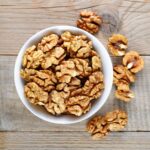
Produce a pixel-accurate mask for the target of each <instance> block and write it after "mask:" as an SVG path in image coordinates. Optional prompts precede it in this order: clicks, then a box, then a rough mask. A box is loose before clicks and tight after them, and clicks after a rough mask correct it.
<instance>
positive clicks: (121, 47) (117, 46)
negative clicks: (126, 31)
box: [108, 34, 128, 56]
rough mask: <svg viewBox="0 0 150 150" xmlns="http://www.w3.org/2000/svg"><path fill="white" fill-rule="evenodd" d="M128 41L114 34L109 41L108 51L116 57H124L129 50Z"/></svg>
mask: <svg viewBox="0 0 150 150" xmlns="http://www.w3.org/2000/svg"><path fill="white" fill-rule="evenodd" d="M127 44H128V40H127V38H126V37H125V36H123V35H121V34H113V35H112V37H110V38H109V39H108V49H109V50H110V52H111V53H112V54H113V55H114V56H123V55H125V51H126V49H127Z"/></svg>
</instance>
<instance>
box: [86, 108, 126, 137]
mask: <svg viewBox="0 0 150 150" xmlns="http://www.w3.org/2000/svg"><path fill="white" fill-rule="evenodd" d="M127 121H128V117H127V114H126V113H125V112H124V111H122V110H114V111H112V112H108V113H106V115H104V116H95V117H94V118H92V119H91V120H90V121H89V122H88V124H87V131H88V132H89V133H91V136H92V138H93V139H94V140H98V139H101V138H102V137H104V136H105V135H107V134H108V133H109V132H110V131H120V130H122V129H123V128H124V127H125V126H126V124H127Z"/></svg>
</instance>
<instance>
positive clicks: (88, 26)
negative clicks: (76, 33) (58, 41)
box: [77, 10, 102, 34]
mask: <svg viewBox="0 0 150 150" xmlns="http://www.w3.org/2000/svg"><path fill="white" fill-rule="evenodd" d="M101 24H102V18H101V17H100V16H98V15H97V14H96V13H95V12H92V11H87V10H83V11H81V12H80V19H78V20H77V27H79V28H81V29H83V30H86V31H87V32H90V33H92V34H94V33H97V32H98V31H99V27H100V25H101Z"/></svg>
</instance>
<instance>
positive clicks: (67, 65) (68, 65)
mask: <svg viewBox="0 0 150 150" xmlns="http://www.w3.org/2000/svg"><path fill="white" fill-rule="evenodd" d="M91 71H92V69H91V67H89V66H88V62H87V61H86V60H83V59H78V58H76V59H68V60H67V61H62V63H61V64H60V65H58V66H57V67H56V76H57V78H58V79H59V81H60V82H66V83H69V82H70V80H71V78H72V77H76V76H82V77H84V76H87V75H89V73H90V72H91Z"/></svg>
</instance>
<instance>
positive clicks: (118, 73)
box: [113, 65, 135, 84]
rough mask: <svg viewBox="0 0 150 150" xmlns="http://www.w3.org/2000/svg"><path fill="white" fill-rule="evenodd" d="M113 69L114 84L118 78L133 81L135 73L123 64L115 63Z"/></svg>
mask: <svg viewBox="0 0 150 150" xmlns="http://www.w3.org/2000/svg"><path fill="white" fill-rule="evenodd" d="M113 69H114V84H116V83H117V82H118V80H120V79H123V80H125V81H127V82H129V83H131V82H135V75H134V74H133V73H132V72H130V71H129V70H128V69H127V68H126V67H124V66H123V65H116V66H114V68H113Z"/></svg>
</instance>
